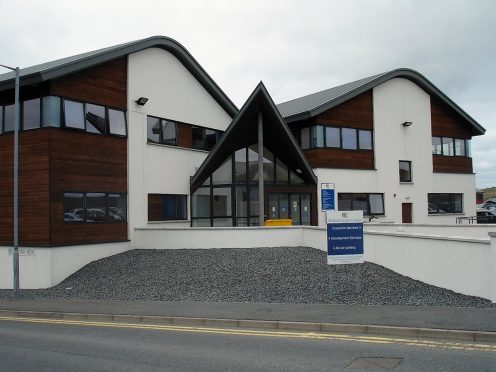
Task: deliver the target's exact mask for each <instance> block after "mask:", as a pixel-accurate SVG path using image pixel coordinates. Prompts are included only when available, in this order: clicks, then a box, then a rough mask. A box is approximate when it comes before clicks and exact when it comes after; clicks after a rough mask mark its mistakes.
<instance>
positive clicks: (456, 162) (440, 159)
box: [432, 155, 474, 174]
mask: <svg viewBox="0 0 496 372" xmlns="http://www.w3.org/2000/svg"><path fill="white" fill-rule="evenodd" d="M432 166H433V171H434V172H435V173H466V174H472V173H474V171H473V168H472V158H467V157H463V156H441V155H432Z"/></svg>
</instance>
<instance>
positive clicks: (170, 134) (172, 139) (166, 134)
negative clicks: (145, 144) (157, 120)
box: [161, 120, 177, 145]
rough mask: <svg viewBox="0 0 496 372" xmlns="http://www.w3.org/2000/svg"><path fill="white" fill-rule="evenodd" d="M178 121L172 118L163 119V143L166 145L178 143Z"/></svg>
mask: <svg viewBox="0 0 496 372" xmlns="http://www.w3.org/2000/svg"><path fill="white" fill-rule="evenodd" d="M176 137H177V133H176V123H175V122H174V121H170V120H162V140H161V143H163V144H166V145H175V144H176Z"/></svg>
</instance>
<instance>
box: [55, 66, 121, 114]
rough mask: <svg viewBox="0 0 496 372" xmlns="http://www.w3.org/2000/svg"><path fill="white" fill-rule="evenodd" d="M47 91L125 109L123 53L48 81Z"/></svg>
mask: <svg viewBox="0 0 496 372" xmlns="http://www.w3.org/2000/svg"><path fill="white" fill-rule="evenodd" d="M50 94H52V95H55V96H61V97H64V98H70V99H74V100H77V101H84V102H90V103H95V104H100V105H104V106H109V107H113V108H118V109H121V110H126V109H127V57H122V58H119V59H116V60H113V61H110V62H107V63H104V64H101V65H98V66H96V67H93V68H90V69H87V70H83V71H80V72H77V73H74V74H71V75H68V76H64V77H62V78H59V79H55V80H52V81H51V82H50Z"/></svg>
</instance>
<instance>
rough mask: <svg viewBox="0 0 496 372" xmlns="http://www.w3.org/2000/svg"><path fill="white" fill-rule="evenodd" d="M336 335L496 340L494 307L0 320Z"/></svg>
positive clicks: (80, 305) (217, 308)
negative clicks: (201, 326) (332, 332)
mask: <svg viewBox="0 0 496 372" xmlns="http://www.w3.org/2000/svg"><path fill="white" fill-rule="evenodd" d="M2 315H3V316H7V315H16V316H32V317H51V318H64V319H78V320H100V321H123V320H126V321H129V322H143V323H145V322H148V323H149V322H153V321H155V322H158V323H161V324H195V325H203V326H205V325H219V326H220V325H224V326H234V327H255V328H277V329H298V330H307V331H317V332H319V331H320V332H322V331H336V332H345V333H367V334H389V335H402V336H417V337H420V336H425V337H434V338H450V339H464V340H467V339H468V340H473V341H491V342H496V308H456V307H422V306H378V305H334V304H273V303H270V304H269V303H231V302H224V303H211V302H164V301H95V300H91V301H85V300H1V301H0V316H2Z"/></svg>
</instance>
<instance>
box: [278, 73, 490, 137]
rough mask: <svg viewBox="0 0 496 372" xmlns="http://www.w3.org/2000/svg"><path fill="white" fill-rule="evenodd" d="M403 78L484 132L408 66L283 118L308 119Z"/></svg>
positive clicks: (288, 121) (288, 120)
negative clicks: (388, 82) (392, 80)
mask: <svg viewBox="0 0 496 372" xmlns="http://www.w3.org/2000/svg"><path fill="white" fill-rule="evenodd" d="M399 77H400V78H405V79H408V80H410V81H412V82H414V83H415V84H417V85H418V86H420V87H421V88H422V89H424V90H425V91H426V92H427V93H430V94H433V95H434V96H436V97H437V98H439V99H440V100H441V101H443V102H444V103H446V104H447V105H448V106H449V107H451V108H452V109H453V110H455V111H456V112H457V113H458V114H459V115H460V116H461V117H462V118H463V119H465V120H466V121H467V122H468V123H470V125H471V126H472V129H473V131H472V132H473V134H474V135H481V134H484V133H485V132H486V129H485V128H484V127H482V126H481V125H480V124H479V123H478V122H477V121H475V119H474V118H472V117H471V116H470V115H469V114H467V113H466V112H465V111H464V110H463V109H462V108H461V107H460V106H458V105H457V104H456V103H455V102H453V101H452V100H451V99H450V98H449V97H448V96H447V95H446V94H444V93H443V92H442V91H441V90H440V89H439V88H437V87H436V86H435V85H434V84H432V83H431V82H430V81H429V80H428V79H427V78H426V77H425V76H423V75H422V74H420V73H418V72H417V71H415V70H412V69H408V68H399V69H396V70H392V71H389V72H385V73H383V74H380V75H376V77H374V78H373V79H372V80H370V81H368V82H366V83H364V84H362V85H359V86H358V87H355V88H353V89H351V90H349V91H347V92H346V93H343V94H341V95H339V96H338V97H335V98H332V99H330V100H329V101H326V102H323V103H321V104H320V105H318V106H316V107H313V108H310V109H308V110H305V111H302V112H299V113H296V114H292V115H289V116H286V117H285V118H284V120H286V122H287V123H291V122H294V121H299V120H304V119H309V118H311V117H313V116H316V115H319V114H321V113H322V112H324V111H327V110H329V109H330V108H333V107H335V106H337V105H339V104H341V103H343V102H345V101H348V100H349V99H351V98H353V97H355V96H357V95H359V94H361V93H363V92H365V91H367V90H369V89H371V88H374V87H376V86H378V85H380V84H382V83H385V82H386V81H388V80H391V79H394V78H399Z"/></svg>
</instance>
